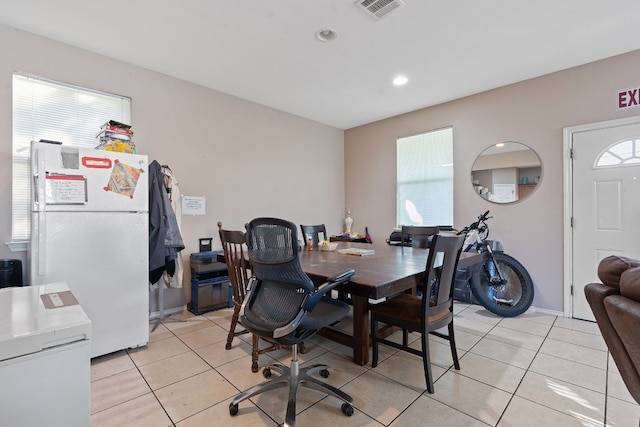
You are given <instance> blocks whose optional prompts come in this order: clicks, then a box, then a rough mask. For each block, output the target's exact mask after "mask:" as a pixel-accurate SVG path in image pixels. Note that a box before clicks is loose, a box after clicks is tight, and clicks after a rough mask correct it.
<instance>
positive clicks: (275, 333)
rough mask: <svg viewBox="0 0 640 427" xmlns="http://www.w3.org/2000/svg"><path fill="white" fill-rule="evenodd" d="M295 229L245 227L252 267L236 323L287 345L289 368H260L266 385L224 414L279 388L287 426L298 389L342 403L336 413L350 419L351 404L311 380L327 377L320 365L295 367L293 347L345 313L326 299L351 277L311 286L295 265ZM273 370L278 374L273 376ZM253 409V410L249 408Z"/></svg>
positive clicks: (268, 222)
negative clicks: (283, 396)
mask: <svg viewBox="0 0 640 427" xmlns="http://www.w3.org/2000/svg"><path fill="white" fill-rule="evenodd" d="M297 234H298V233H297V227H296V226H295V224H293V223H291V222H289V221H285V220H283V219H278V218H256V219H254V220H252V221H251V222H250V223H249V227H248V228H247V247H248V254H249V260H250V262H251V265H252V267H253V274H254V275H253V277H252V278H251V281H250V290H249V291H248V293H247V295H246V299H245V302H244V303H243V304H242V309H241V312H240V322H241V323H242V324H243V325H244V326H245V327H246V328H247V329H249V330H250V331H251V332H253V333H254V334H256V335H259V336H261V337H263V338H265V339H267V340H269V341H272V342H276V343H279V344H283V345H289V346H291V363H290V366H289V367H287V366H284V365H282V364H278V363H277V364H273V365H269V366H267V367H265V368H264V370H263V375H264V377H265V378H266V379H267V381H265V382H263V383H262V384H258V385H256V386H253V387H251V388H249V389H248V390H246V391H244V392H242V393H240V394H238V395H237V396H236V397H234V398H233V399H232V401H231V403H229V413H230V414H231V415H232V416H233V415H236V414H238V411H239V408H238V405H239V404H240V403H241V402H243V401H245V400H247V399H249V398H251V397H253V396H255V395H258V394H260V393H263V392H266V391H269V390H273V389H275V388H279V387H286V388H287V389H288V396H289V397H288V403H287V410H286V415H285V423H284V425H286V426H294V425H295V417H296V397H297V393H298V388H299V387H301V386H302V387H307V388H311V389H313V390H315V391H320V392H322V393H324V394H327V395H329V396H333V397H335V398H337V399H339V400H340V401H342V406H341V410H342V412H343V413H344V414H345V415H347V416H351V415H353V413H354V410H353V399H352V398H351V396H349V395H348V394H346V393H344V392H343V391H341V390H338V389H337V388H335V387H333V386H331V385H329V384H327V383H325V382H323V381H321V380H320V379H318V378H316V377H315V376H312V375H314V374H319V375H320V376H321V377H323V378H327V377H328V376H329V370H328V368H329V367H328V366H327V365H325V364H313V363H309V364H307V365H305V366H304V367H300V366H299V361H298V344H299V343H301V342H302V340H304V339H307V338H309V337H311V336H313V335H314V334H315V333H316V332H317V331H318V330H320V329H321V328H323V327H325V326H328V325H330V324H333V323H335V322H337V321H339V320H341V319H342V318H343V317H344V316H346V315H347V314H348V313H349V306H348V305H347V304H345V303H344V302H342V301H338V300H335V299H332V298H328V297H326V295H327V294H329V293H330V292H331V290H332V289H334V288H335V287H336V286H338V285H340V284H343V283H345V282H347V281H348V280H349V279H350V278H351V277H352V276H353V274H354V271H353V270H347V271H344V272H342V273H340V274H337V275H335V276H333V277H331V278H329V279H327V281H326V282H325V283H324V284H323V285H321V286H319V287H316V286H315V285H314V284H313V282H312V281H311V279H310V278H309V276H307V274H305V272H304V271H303V270H302V266H301V265H300V247H299V245H298V236H297ZM272 371H275V372H277V373H278V375H276V376H274V377H272ZM254 409H255V408H254Z"/></svg>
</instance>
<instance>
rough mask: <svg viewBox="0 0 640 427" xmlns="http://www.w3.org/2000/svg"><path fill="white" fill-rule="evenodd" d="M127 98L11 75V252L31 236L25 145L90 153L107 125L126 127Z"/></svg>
mask: <svg viewBox="0 0 640 427" xmlns="http://www.w3.org/2000/svg"><path fill="white" fill-rule="evenodd" d="M131 114H132V99H131V98H130V97H127V96H123V95H117V94H113V93H108V92H103V91H99V90H95V89H91V88H85V87H81V86H77V85H73V84H69V83H64V82H59V81H54V80H50V79H46V78H42V77H39V76H34V75H30V74H25V73H21V72H14V73H13V76H12V153H11V157H12V159H11V168H12V170H11V240H12V241H11V242H10V243H11V244H9V247H10V248H11V250H12V251H13V250H26V243H27V242H28V241H29V240H30V236H31V194H30V193H31V171H30V169H31V141H37V140H42V139H45V140H54V141H55V140H57V141H61V142H62V143H63V144H64V145H71V146H78V147H84V148H94V147H95V146H96V145H97V139H96V136H97V135H98V133H99V132H100V127H101V126H102V125H103V124H104V123H105V122H107V121H109V120H117V121H120V122H124V123H128V124H130V123H131Z"/></svg>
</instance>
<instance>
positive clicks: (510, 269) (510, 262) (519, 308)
mask: <svg viewBox="0 0 640 427" xmlns="http://www.w3.org/2000/svg"><path fill="white" fill-rule="evenodd" d="M493 256H494V258H495V261H496V263H497V264H498V268H500V272H501V273H502V277H503V278H504V280H503V281H502V282H501V281H499V280H497V279H496V278H497V277H498V275H497V272H496V270H495V268H496V266H495V265H494V263H493V261H491V258H490V257H487V260H486V261H485V262H484V264H482V266H481V267H480V268H476V269H475V271H474V273H473V276H472V277H471V283H470V286H471V291H472V292H473V294H474V295H475V297H476V298H477V299H478V301H480V304H482V305H483V306H484V307H485V308H486V309H487V310H489V311H491V312H492V313H495V314H497V315H499V316H503V317H514V316H518V315H520V314H522V313H524V312H525V311H527V309H529V307H530V306H531V303H532V302H533V294H534V290H533V280H531V276H529V273H528V272H527V269H526V268H524V266H523V265H522V264H520V262H518V261H517V260H516V259H515V258H513V257H511V256H509V255H507V254H504V253H502V252H496V253H494V254H493ZM492 278H493V280H492Z"/></svg>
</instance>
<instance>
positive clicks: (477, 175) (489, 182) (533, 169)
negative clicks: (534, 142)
mask: <svg viewBox="0 0 640 427" xmlns="http://www.w3.org/2000/svg"><path fill="white" fill-rule="evenodd" d="M541 176H542V164H541V162H540V158H539V157H538V155H537V154H536V152H535V151H533V150H532V149H531V148H529V147H527V146H526V145H524V144H521V143H519V142H512V141H509V142H503V143H499V144H495V145H492V146H491V147H489V148H487V149H486V150H484V151H483V152H482V153H480V155H479V156H478V158H477V159H476V161H475V162H474V163H473V167H472V168H471V183H472V184H473V188H474V190H475V192H476V193H477V194H478V196H480V197H482V198H483V199H485V200H489V201H490V202H494V203H513V202H517V201H519V200H522V199H525V198H526V197H528V196H529V195H530V194H531V193H533V192H534V191H535V190H536V188H537V187H538V184H539V183H540V177H541Z"/></svg>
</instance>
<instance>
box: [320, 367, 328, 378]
mask: <svg viewBox="0 0 640 427" xmlns="http://www.w3.org/2000/svg"><path fill="white" fill-rule="evenodd" d="M320 376H321V377H322V378H329V371H328V370H327V369H323V370H322V371H320Z"/></svg>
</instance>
